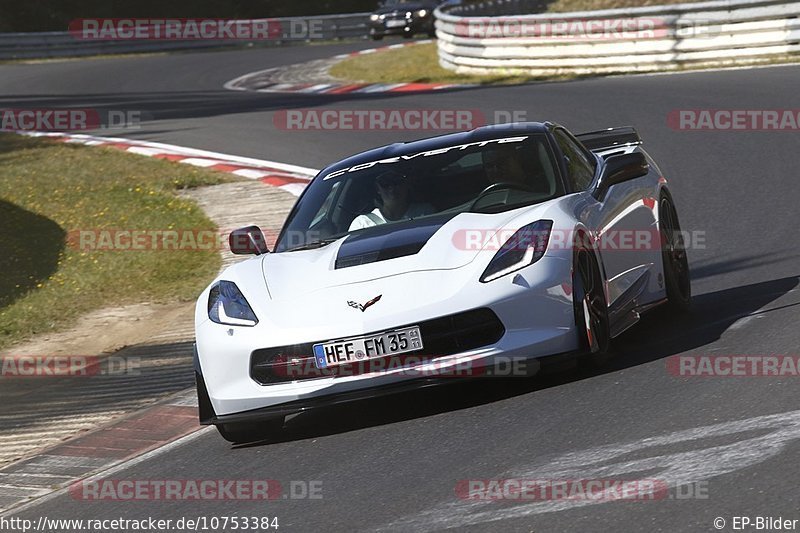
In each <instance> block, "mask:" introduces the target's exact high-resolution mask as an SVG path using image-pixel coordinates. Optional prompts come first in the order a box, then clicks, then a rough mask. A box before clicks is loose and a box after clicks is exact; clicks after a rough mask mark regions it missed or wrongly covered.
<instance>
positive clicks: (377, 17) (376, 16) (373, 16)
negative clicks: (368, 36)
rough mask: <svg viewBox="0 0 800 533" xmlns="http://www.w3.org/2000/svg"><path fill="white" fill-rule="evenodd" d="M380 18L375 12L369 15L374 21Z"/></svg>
mask: <svg viewBox="0 0 800 533" xmlns="http://www.w3.org/2000/svg"><path fill="white" fill-rule="evenodd" d="M379 18H381V17H380V15H376V14H375V13H373V14H372V15H370V16H369V20H371V21H372V22H375V21H376V20H378V19H379Z"/></svg>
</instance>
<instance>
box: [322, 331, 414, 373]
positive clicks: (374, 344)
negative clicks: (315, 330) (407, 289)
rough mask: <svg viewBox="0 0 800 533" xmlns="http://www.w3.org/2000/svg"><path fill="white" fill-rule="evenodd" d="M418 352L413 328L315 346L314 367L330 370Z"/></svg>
mask: <svg viewBox="0 0 800 533" xmlns="http://www.w3.org/2000/svg"><path fill="white" fill-rule="evenodd" d="M421 349H422V336H421V335H420V333H419V327H418V326H413V327H410V328H403V329H396V330H393V331H387V332H385V333H377V334H375V335H367V336H364V337H355V338H352V339H344V340H340V341H333V342H326V343H322V344H315V345H314V363H315V364H316V365H317V368H330V367H332V366H338V365H344V364H347V363H357V362H359V361H365V360H367V359H375V358H378V357H386V356H387V355H396V354H400V353H406V352H413V351H416V350H421Z"/></svg>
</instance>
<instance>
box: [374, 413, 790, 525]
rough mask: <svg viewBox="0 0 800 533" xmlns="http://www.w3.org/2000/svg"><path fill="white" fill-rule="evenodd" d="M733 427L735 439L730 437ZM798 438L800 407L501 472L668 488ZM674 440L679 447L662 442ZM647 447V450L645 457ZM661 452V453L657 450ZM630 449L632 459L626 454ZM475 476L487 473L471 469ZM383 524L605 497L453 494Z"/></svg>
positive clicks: (462, 519) (508, 515)
mask: <svg viewBox="0 0 800 533" xmlns="http://www.w3.org/2000/svg"><path fill="white" fill-rule="evenodd" d="M737 434H739V437H738V439H736V437H731V436H733V435H737ZM723 436H724V437H728V438H727V439H725V441H726V442H730V441H731V440H734V439H736V440H735V442H732V443H730V444H720V445H716V446H715V445H707V446H706V445H704V444H703V442H702V439H710V438H713V437H723ZM797 439H800V411H790V412H786V413H778V414H773V415H765V416H759V417H755V418H748V419H745V420H733V421H730V422H724V423H721V424H713V425H709V426H702V427H697V428H692V429H688V430H684V431H676V432H673V433H668V434H666V435H661V436H657V437H649V438H644V439H641V440H639V441H634V442H627V443H618V444H612V445H608V446H600V447H597V448H591V449H588V450H581V451H578V452H570V453H566V454H564V455H561V456H560V457H550V458H541V459H539V460H538V461H537V462H534V463H531V464H530V465H522V466H520V467H518V468H517V469H515V470H513V471H510V472H507V473H503V474H502V475H500V476H498V478H499V479H511V478H517V479H541V480H545V479H551V480H569V479H637V478H638V477H639V476H641V473H643V472H644V473H646V475H644V476H643V477H644V478H646V479H650V480H653V479H659V480H661V481H663V482H664V483H665V484H666V485H667V486H669V487H675V486H677V485H681V484H687V483H695V482H698V481H704V480H707V479H709V478H713V477H718V476H722V475H725V474H729V473H731V472H735V471H738V470H742V469H744V468H749V467H751V466H753V465H755V464H758V463H761V462H763V461H766V460H767V459H770V458H773V457H775V456H776V455H778V454H779V453H781V452H783V451H784V450H785V449H786V447H787V446H788V445H789V444H790V443H792V442H793V441H796V440H797ZM671 445H678V451H674V452H669V451H665V450H664V449H663V447H665V446H671ZM648 448H649V449H651V450H652V454H653V455H651V456H645V455H646V454H647V450H648ZM656 454H660V455H656ZM628 456H634V457H638V458H628ZM475 477H476V478H479V477H485V476H480V475H476V476H475ZM455 498H456V497H455V495H454V496H453V501H449V502H445V503H441V504H439V505H438V506H435V507H431V508H429V509H427V510H423V511H421V512H415V513H413V514H410V515H406V516H405V517H403V518H401V519H399V520H397V521H395V522H392V523H390V524H386V525H384V526H382V527H379V528H377V530H379V531H380V530H397V529H402V530H413V531H433V530H441V529H447V528H458V527H459V526H467V525H473V524H480V523H488V522H496V521H498V520H509V519H513V518H520V517H526V516H530V515H536V514H543V513H553V512H558V511H564V510H567V509H575V508H578V507H583V506H586V505H598V504H602V503H607V502H608V501H610V500H608V499H606V500H605V501H603V500H602V499H599V500H592V499H573V500H548V501H529V502H523V501H518V502H516V503H515V504H514V505H513V506H510V507H499V506H498V505H497V502H493V501H486V500H484V501H480V500H471V501H468V500H456V499H455Z"/></svg>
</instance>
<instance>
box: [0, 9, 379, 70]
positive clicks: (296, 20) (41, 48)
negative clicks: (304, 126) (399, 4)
mask: <svg viewBox="0 0 800 533" xmlns="http://www.w3.org/2000/svg"><path fill="white" fill-rule="evenodd" d="M265 20H266V19H265ZM268 21H269V23H270V24H273V25H276V26H277V27H279V28H284V29H286V35H273V36H270V38H269V39H265V40H259V41H255V40H253V41H250V42H258V43H259V44H266V45H281V44H284V43H290V42H302V41H314V40H329V39H351V38H366V37H367V35H368V32H369V29H368V23H369V13H350V14H345V15H321V16H315V17H292V18H276V19H268ZM304 28H305V30H304ZM247 43H248V41H247V40H148V39H108V40H93V39H81V38H80V37H78V36H76V35H73V34H72V33H70V32H66V31H65V32H44V33H0V59H37V58H48V57H75V56H87V55H100V54H130V53H142V52H160V51H169V50H187V49H192V48H214V47H226V46H235V45H245V44H247Z"/></svg>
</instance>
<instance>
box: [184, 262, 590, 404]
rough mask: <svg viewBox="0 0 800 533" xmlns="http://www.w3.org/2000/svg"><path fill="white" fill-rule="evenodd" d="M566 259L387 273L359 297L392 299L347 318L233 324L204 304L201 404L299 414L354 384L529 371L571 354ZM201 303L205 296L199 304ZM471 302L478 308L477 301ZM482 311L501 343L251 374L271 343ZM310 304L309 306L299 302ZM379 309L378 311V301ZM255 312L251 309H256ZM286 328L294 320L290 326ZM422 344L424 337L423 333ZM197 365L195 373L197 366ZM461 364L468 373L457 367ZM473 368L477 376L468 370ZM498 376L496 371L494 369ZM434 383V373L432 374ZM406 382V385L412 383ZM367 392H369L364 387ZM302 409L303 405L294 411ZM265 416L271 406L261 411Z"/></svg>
mask: <svg viewBox="0 0 800 533" xmlns="http://www.w3.org/2000/svg"><path fill="white" fill-rule="evenodd" d="M570 272H571V261H568V260H564V259H561V258H557V257H556V258H548V257H545V258H543V259H541V260H540V261H539V262H537V263H536V264H534V265H532V266H531V267H529V268H526V269H523V270H521V271H520V272H519V273H518V274H514V275H510V276H507V277H505V278H502V279H499V280H496V281H494V282H492V283H491V284H482V283H477V282H475V281H474V279H473V278H474V276H475V275H474V273H472V271H471V270H470V269H463V272H462V271H459V270H451V271H446V272H443V273H441V274H435V273H431V272H409V273H404V274H402V276H397V277H396V278H397V279H395V280H394V281H393V280H392V279H380V280H375V281H370V282H365V283H364V284H363V285H364V287H363V288H360V289H359V290H360V291H362V292H363V294H365V295H366V294H370V295H374V294H383V295H384V299H383V300H382V302H381V305H383V304H384V303H385V304H387V305H388V304H390V303H392V302H394V303H392V305H394V306H395V307H394V309H392V311H391V312H390V313H383V314H381V313H375V314H372V315H370V314H369V313H367V314H363V315H362V314H360V313H357V314H352V315H351V314H347V315H343V316H344V317H345V318H346V320H345V318H341V317H337V316H333V315H331V316H329V315H327V314H324V315H323V314H320V315H319V316H317V315H314V314H313V313H312V312H311V311H309V312H308V313H305V316H304V317H294V316H287V312H286V311H283V312H281V313H279V314H277V315H275V317H273V318H270V317H269V316H268V315H269V313H267V312H263V313H261V314H260V315H259V318H261V317H262V316H263V319H262V320H261V322H260V323H259V324H258V326H256V327H252V328H235V327H234V328H231V327H229V326H222V325H219V324H214V323H211V322H210V321H208V320H207V319H205V318H204V315H205V313H206V310H205V306H204V305H199V306H198V311H197V320H198V323H197V328H196V333H197V347H198V350H199V358H198V364H197V368H198V371H199V372H200V373H201V374H202V376H203V378H204V379H203V383H204V386H205V387H207V390H208V399H209V401H208V403H209V405H210V406H212V409H211V410H213V411H214V413H215V416H216V417H217V418H220V417H223V416H228V415H235V414H238V413H246V412H252V411H258V410H263V409H267V408H272V407H275V410H274V413H279V412H282V407H280V406H285V405H289V406H290V407H289V408H288V411H287V412H297V410H298V406H302V405H303V402H306V401H309V402H312V403H315V402H317V401H318V400H317V399H321V400H320V401H321V402H323V403H324V402H326V401H327V400H324V399H325V398H333V397H334V396H337V395H340V394H343V395H345V396H348V395H349V394H350V393H353V392H354V391H359V390H366V389H377V388H383V387H387V388H390V387H393V386H395V385H398V384H402V383H406V382H411V381H414V380H419V379H420V378H431V377H433V378H440V377H442V375H444V377H442V379H445V380H450V381H453V378H459V377H471V376H474V375H477V376H485V375H487V374H486V373H485V372H482V371H480V369H486V368H490V369H493V368H500V367H502V368H506V367H508V366H509V365H514V364H517V361H528V362H529V364H528V365H527V366H526V368H524V369H522V372H521V373H522V374H523V375H528V374H530V373H533V372H535V371H536V370H537V367H536V365H537V364H538V363H537V360H538V359H540V358H542V357H546V356H550V355H553V354H562V353H568V352H572V351H574V350H576V349H577V347H578V336H577V334H576V332H575V315H574V310H573V309H574V308H573V305H572V296H571V286H570V285H569V284H567V283H566V282H565V281H564V280H569V279H571V274H570ZM338 290H339V289H338V288H336V289H335V290H334V289H331V291H334V293H331V292H330V291H329V292H328V293H326V298H327V299H330V298H333V299H335V300H336V301H339V300H341V301H342V302H344V301H345V300H346V298H347V297H348V296H349V295H351V294H353V291H354V290H355V289H354V288H353V286H352V285H350V286H347V287H346V288H343V289H341V291H342V292H341V294H339V293H338V292H335V291H338ZM201 303H203V302H201ZM476 304H478V305H476ZM484 307H485V308H488V309H490V310H491V311H492V312H494V313H495V314H496V315H497V317H498V318H499V320H500V322H501V323H502V325H503V328H504V333H503V335H502V337H500V338H499V340H493V341H492V342H491V343H490V344H486V345H472V346H470V347H462V348H460V349H459V350H453V351H445V350H442V351H441V352H439V355H441V354H445V355H442V356H441V357H436V358H435V359H433V360H432V361H427V360H425V361H419V360H417V361H415V363H413V364H409V365H403V366H399V367H398V366H395V367H391V368H386V369H380V370H378V371H368V372H365V373H358V374H356V375H350V374H348V375H345V376H336V377H327V376H324V377H317V378H314V379H298V380H294V381H286V382H281V383H273V384H268V385H264V384H260V383H259V382H258V381H256V379H254V376H253V375H252V373H251V370H252V363H253V358H252V356H253V353H254V352H255V351H258V350H262V349H265V348H268V347H269V346H288V345H291V344H296V343H299V344H302V343H309V342H319V341H321V340H324V339H334V338H345V337H350V336H358V335H363V334H368V333H370V332H373V331H382V330H386V329H390V328H394V327H397V326H398V324H409V325H419V323H423V322H425V321H426V320H433V319H437V318H438V317H443V316H447V315H449V314H452V313H453V311H456V310H467V309H475V308H484ZM302 308H303V309H309V310H311V309H312V308H311V307H308V308H307V307H302ZM376 309H377V307H376ZM257 312H258V311H257ZM294 324H299V325H298V326H296V327H293V325H294ZM423 342H424V339H423ZM201 365H202V370H200V366H201ZM464 369H466V373H465V372H464ZM476 372H477V374H476ZM495 375H502V374H495ZM439 381H441V379H440V380H439ZM410 386H412V385H410ZM369 395H373V393H368V396H369ZM301 410H302V409H301ZM269 412H273V411H269Z"/></svg>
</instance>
